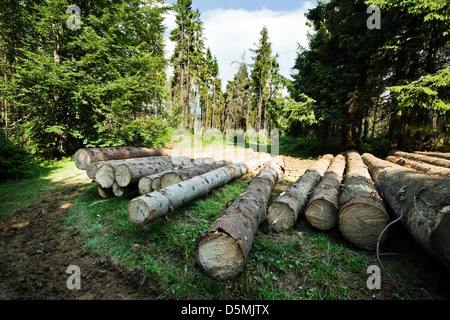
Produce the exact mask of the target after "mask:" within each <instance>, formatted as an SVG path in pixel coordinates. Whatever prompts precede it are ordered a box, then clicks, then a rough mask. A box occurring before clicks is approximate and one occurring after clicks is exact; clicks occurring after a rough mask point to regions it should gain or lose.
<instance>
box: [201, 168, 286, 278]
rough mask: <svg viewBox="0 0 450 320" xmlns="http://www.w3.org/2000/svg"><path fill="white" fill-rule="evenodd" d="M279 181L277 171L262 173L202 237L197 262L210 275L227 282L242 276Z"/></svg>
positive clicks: (262, 170) (266, 169)
mask: <svg viewBox="0 0 450 320" xmlns="http://www.w3.org/2000/svg"><path fill="white" fill-rule="evenodd" d="M277 179H278V171H277V170H276V169H273V168H270V167H269V168H263V169H261V171H260V172H259V173H258V175H257V176H256V177H255V178H253V179H252V180H251V181H250V183H249V185H248V187H247V188H246V189H245V191H244V192H243V193H242V194H241V195H240V196H238V197H236V198H235V199H234V200H233V202H232V203H231V205H230V206H229V207H228V208H227V210H226V211H225V212H224V213H222V215H221V216H220V218H218V219H217V220H216V221H215V222H214V223H213V224H212V226H211V227H210V228H209V229H208V230H207V231H206V232H204V233H201V234H200V235H199V237H198V238H197V242H196V250H195V251H196V262H197V264H198V265H199V266H200V268H201V270H202V271H203V272H204V273H205V274H206V275H208V276H209V277H211V278H212V279H214V280H218V281H225V280H229V279H233V278H236V277H237V276H239V275H240V274H241V273H242V271H243V269H244V266H245V262H246V259H247V256H248V254H249V252H250V249H251V247H252V244H253V239H254V237H255V233H256V231H257V230H258V227H259V225H260V223H261V222H262V221H264V220H265V218H266V204H267V201H268V200H269V198H270V195H271V194H272V191H273V188H274V186H275V183H276V182H277Z"/></svg>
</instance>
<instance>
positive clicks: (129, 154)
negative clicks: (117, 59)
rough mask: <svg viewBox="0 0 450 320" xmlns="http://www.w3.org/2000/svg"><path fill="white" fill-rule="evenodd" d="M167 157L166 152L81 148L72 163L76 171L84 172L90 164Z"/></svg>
mask: <svg viewBox="0 0 450 320" xmlns="http://www.w3.org/2000/svg"><path fill="white" fill-rule="evenodd" d="M168 155H170V154H169V151H168V150H157V149H148V148H137V147H136V148H130V147H113V148H83V149H79V150H78V151H77V152H75V156H74V162H75V165H76V166H77V168H78V169H81V170H86V168H87V165H88V164H89V163H91V162H98V161H107V160H118V159H129V158H140V157H155V156H168Z"/></svg>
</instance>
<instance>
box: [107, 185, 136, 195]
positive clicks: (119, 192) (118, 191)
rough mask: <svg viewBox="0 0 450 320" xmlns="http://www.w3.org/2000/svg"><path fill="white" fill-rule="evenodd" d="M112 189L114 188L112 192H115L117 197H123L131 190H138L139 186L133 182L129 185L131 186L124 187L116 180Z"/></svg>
mask: <svg viewBox="0 0 450 320" xmlns="http://www.w3.org/2000/svg"><path fill="white" fill-rule="evenodd" d="M111 189H112V192H113V193H114V195H115V196H116V197H123V196H124V195H127V194H129V193H131V192H134V191H136V190H137V186H136V185H135V184H133V185H129V186H127V187H125V188H123V187H121V186H119V185H118V184H117V182H114V184H113V186H112V188H111Z"/></svg>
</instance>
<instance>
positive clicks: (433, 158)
mask: <svg viewBox="0 0 450 320" xmlns="http://www.w3.org/2000/svg"><path fill="white" fill-rule="evenodd" d="M386 160H387V161H390V162H392V163H395V164H398V165H401V166H404V167H406V168H411V169H414V170H416V171H420V172H423V173H427V174H430V175H434V176H439V177H443V178H447V179H450V153H442V152H426V151H414V153H407V152H402V151H399V150H391V152H389V155H388V157H387V158H386Z"/></svg>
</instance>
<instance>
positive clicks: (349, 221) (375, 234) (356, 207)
mask: <svg viewBox="0 0 450 320" xmlns="http://www.w3.org/2000/svg"><path fill="white" fill-rule="evenodd" d="M346 159H347V171H346V176H345V182H344V189H343V190H342V193H341V196H340V198H339V204H340V206H341V208H340V211H339V223H338V224H339V230H340V231H341V233H342V235H343V236H344V237H345V238H346V239H347V240H348V241H349V242H350V243H352V244H353V245H355V246H356V247H358V248H360V249H365V250H375V249H376V247H377V243H378V238H379V236H380V234H381V232H382V231H383V230H384V228H385V227H386V226H387V224H388V223H389V215H388V213H387V211H386V208H385V206H384V203H383V200H382V198H381V197H380V195H379V194H378V192H377V190H376V188H375V184H374V183H373V181H372V178H371V176H370V173H369V171H368V169H367V167H366V165H365V164H364V162H363V160H362V159H361V156H360V155H359V153H358V152H357V151H353V150H351V151H348V152H347V155H346ZM384 239H385V238H384ZM384 239H383V240H384Z"/></svg>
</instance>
